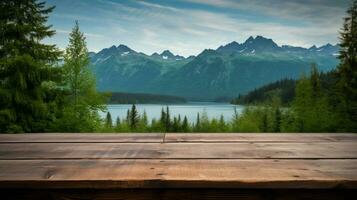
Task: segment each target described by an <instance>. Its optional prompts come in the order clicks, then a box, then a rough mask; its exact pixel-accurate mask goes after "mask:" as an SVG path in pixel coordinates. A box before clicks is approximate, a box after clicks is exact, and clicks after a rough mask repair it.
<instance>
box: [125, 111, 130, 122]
mask: <svg viewBox="0 0 357 200" xmlns="http://www.w3.org/2000/svg"><path fill="white" fill-rule="evenodd" d="M130 118H131V117H130V109H128V110H127V111H126V123H127V124H130Z"/></svg>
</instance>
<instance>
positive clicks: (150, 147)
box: [0, 142, 357, 159]
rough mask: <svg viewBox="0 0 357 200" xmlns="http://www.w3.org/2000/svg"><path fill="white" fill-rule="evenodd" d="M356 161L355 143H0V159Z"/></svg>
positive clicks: (356, 150)
mask: <svg viewBox="0 0 357 200" xmlns="http://www.w3.org/2000/svg"><path fill="white" fill-rule="evenodd" d="M125 158H126V159H134V158H136V159H138V158H141V159H144V158H146V159H163V158H165V159H175V158H180V159H197V158H214V159H223V158H231V159H239V158H244V159H249V158H255V159H268V158H282V159H283V158H285V159H288V158H300V159H323V158H325V159H326V158H336V159H342V158H357V143H356V142H343V143H338V142H329V143H318V144H315V143H81V144H71V143H2V144H0V159H125Z"/></svg>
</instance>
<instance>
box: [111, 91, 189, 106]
mask: <svg viewBox="0 0 357 200" xmlns="http://www.w3.org/2000/svg"><path fill="white" fill-rule="evenodd" d="M134 103H136V104H143V103H145V104H159V103H186V99H185V98H182V97H176V96H169V95H158V94H145V93H123V92H112V93H111V96H110V99H109V104H134Z"/></svg>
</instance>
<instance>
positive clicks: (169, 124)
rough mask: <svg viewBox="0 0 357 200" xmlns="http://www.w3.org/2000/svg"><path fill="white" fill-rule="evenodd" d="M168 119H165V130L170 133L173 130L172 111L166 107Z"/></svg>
mask: <svg viewBox="0 0 357 200" xmlns="http://www.w3.org/2000/svg"><path fill="white" fill-rule="evenodd" d="M165 116H166V119H165V130H166V132H169V131H170V130H171V119H170V110H169V107H168V106H166V115H165Z"/></svg>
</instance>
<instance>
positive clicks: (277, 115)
mask: <svg viewBox="0 0 357 200" xmlns="http://www.w3.org/2000/svg"><path fill="white" fill-rule="evenodd" d="M273 128H274V130H273V131H274V132H280V130H281V111H280V108H279V107H277V108H276V109H275V113H274V127H273Z"/></svg>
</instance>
